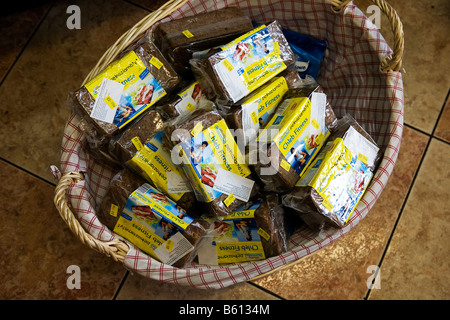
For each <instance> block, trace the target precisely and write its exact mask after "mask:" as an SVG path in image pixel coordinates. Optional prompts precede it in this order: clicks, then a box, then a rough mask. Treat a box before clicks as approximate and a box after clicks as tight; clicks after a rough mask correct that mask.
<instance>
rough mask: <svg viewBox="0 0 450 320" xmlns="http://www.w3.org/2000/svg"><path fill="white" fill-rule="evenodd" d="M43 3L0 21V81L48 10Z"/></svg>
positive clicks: (12, 13) (48, 5) (47, 5)
mask: <svg viewBox="0 0 450 320" xmlns="http://www.w3.org/2000/svg"><path fill="white" fill-rule="evenodd" d="M50 6H51V5H50V4H48V3H44V4H39V5H36V6H32V7H31V8H29V9H26V10H22V11H21V10H16V11H14V12H11V13H9V14H8V15H6V16H2V17H1V19H0V34H1V35H2V40H1V41H0V81H1V80H2V79H3V77H4V76H5V75H6V73H7V72H8V69H9V68H10V67H11V66H12V64H13V63H14V61H15V60H16V58H17V56H18V55H19V53H20V51H21V50H22V49H23V47H24V46H25V44H26V43H27V41H28V39H29V38H30V36H31V35H32V34H33V32H34V30H35V29H36V28H37V26H38V25H39V23H40V21H41V20H42V19H43V17H44V15H45V13H46V12H47V11H48V9H49V8H50Z"/></svg>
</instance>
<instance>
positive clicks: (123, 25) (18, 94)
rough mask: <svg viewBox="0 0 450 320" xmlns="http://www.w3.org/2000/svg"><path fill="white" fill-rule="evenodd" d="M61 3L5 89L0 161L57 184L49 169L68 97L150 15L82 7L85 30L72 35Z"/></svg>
mask: <svg viewBox="0 0 450 320" xmlns="http://www.w3.org/2000/svg"><path fill="white" fill-rule="evenodd" d="M69 4H71V2H69V1H67V2H66V1H59V2H58V3H57V4H55V6H54V7H53V8H52V9H51V10H50V12H49V13H48V15H47V17H46V19H45V21H44V22H43V23H42V25H41V26H40V28H39V30H38V31H37V32H36V34H35V35H34V37H33V39H32V40H31V42H30V43H29V44H28V46H27V48H26V49H25V51H24V52H23V54H22V55H21V57H20V59H19V60H18V61H17V63H16V64H15V66H14V68H13V69H12V70H11V72H10V73H9V75H8V77H7V79H6V80H5V82H4V83H3V85H2V86H1V88H0V96H2V105H1V106H0V114H1V115H2V125H1V126H0V140H1V141H2V143H1V145H0V157H3V158H4V159H7V160H9V161H11V162H13V163H15V164H18V165H19V166H21V167H23V168H26V169H27V170H29V171H31V172H33V173H35V174H37V175H39V176H40V177H43V178H45V179H47V180H50V181H53V176H52V175H51V174H50V170H49V166H50V165H51V164H55V165H59V160H60V147H61V140H62V133H63V129H64V125H65V123H66V120H67V118H68V116H69V112H70V110H69V108H68V107H66V106H64V105H63V101H64V100H65V99H66V97H67V93H68V92H69V91H71V90H72V91H73V90H76V89H78V87H79V86H80V85H81V83H82V81H83V80H84V78H85V77H86V76H87V74H88V73H89V71H90V70H91V69H92V68H93V67H94V65H95V64H96V62H97V61H98V60H99V59H100V57H101V56H102V55H103V53H104V52H105V51H106V49H107V48H108V47H109V46H111V45H112V44H113V43H114V42H115V41H116V39H117V38H118V37H119V36H120V35H122V34H123V33H124V32H125V31H127V30H128V29H129V28H130V27H131V26H133V25H134V24H135V23H136V22H137V21H139V20H140V19H142V18H143V17H144V16H146V15H147V14H148V11H146V10H143V9H140V8H138V7H136V6H134V5H132V4H129V3H127V2H125V1H121V0H115V1H109V2H108V5H104V2H103V1H99V0H96V1H78V6H79V7H80V10H81V29H80V30H77V29H74V30H69V29H68V28H67V27H66V20H67V18H68V17H69V15H68V14H67V13H66V9H67V7H68V6H69Z"/></svg>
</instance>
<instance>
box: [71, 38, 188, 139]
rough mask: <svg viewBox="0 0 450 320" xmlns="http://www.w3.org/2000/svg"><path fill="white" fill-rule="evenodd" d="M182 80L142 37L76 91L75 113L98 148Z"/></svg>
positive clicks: (155, 48) (156, 50)
mask: <svg viewBox="0 0 450 320" xmlns="http://www.w3.org/2000/svg"><path fill="white" fill-rule="evenodd" d="M179 82H180V77H179V76H178V75H177V73H176V72H175V71H174V70H173V68H172V67H171V66H170V64H169V63H168V62H167V61H166V59H165V58H164V56H163V55H162V54H161V52H160V51H159V50H158V48H157V47H156V46H155V45H154V44H153V42H152V41H150V40H149V38H148V37H147V36H146V37H143V38H141V39H140V40H139V41H137V42H136V43H135V44H134V45H132V46H130V48H128V49H127V50H125V51H124V52H122V53H120V54H119V56H118V57H117V58H116V59H115V60H114V61H113V62H112V63H111V64H109V65H108V66H107V67H106V68H105V69H104V70H103V71H101V72H100V73H99V74H98V75H97V76H95V77H94V78H93V79H92V80H91V81H89V82H88V83H86V84H85V85H84V86H83V87H81V88H80V89H79V90H78V91H76V93H75V96H76V101H75V103H74V111H75V112H76V113H77V114H79V115H80V116H81V118H82V119H84V120H83V121H84V123H85V132H86V134H87V136H88V141H89V143H91V144H92V145H95V146H99V145H101V144H104V143H105V142H107V141H108V140H109V138H110V137H111V136H112V135H113V134H115V133H117V132H118V131H119V130H121V129H123V128H124V127H126V126H127V125H128V124H129V123H130V122H132V121H133V120H134V119H135V118H137V117H138V116H139V115H140V114H142V113H143V112H145V111H146V110H147V109H148V108H150V107H151V106H152V105H154V104H155V103H156V102H157V101H159V100H160V99H162V98H163V97H164V96H165V95H166V94H168V93H169V92H171V91H172V90H174V89H175V88H176V87H177V85H178V83H179Z"/></svg>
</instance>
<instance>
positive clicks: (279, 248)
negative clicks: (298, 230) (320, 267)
mask: <svg viewBox="0 0 450 320" xmlns="http://www.w3.org/2000/svg"><path fill="white" fill-rule="evenodd" d="M283 214H284V210H283V207H282V206H281V203H280V201H279V200H278V196H277V195H276V194H266V195H258V196H256V197H255V198H254V199H253V200H251V201H249V202H247V203H246V204H243V205H240V206H239V207H237V208H236V209H234V210H233V211H232V212H231V213H230V214H228V215H226V216H224V217H223V219H222V220H215V221H213V222H211V224H212V225H213V228H211V229H210V231H209V232H208V234H207V235H206V236H205V237H204V238H203V239H202V243H201V244H200V246H199V249H198V261H199V263H200V264H208V265H220V264H226V263H240V262H246V261H256V260H264V259H267V258H270V257H273V256H277V255H280V254H282V253H283V252H286V250H287V235H286V228H285V226H284V217H283Z"/></svg>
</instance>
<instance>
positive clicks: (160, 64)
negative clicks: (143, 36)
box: [150, 57, 163, 69]
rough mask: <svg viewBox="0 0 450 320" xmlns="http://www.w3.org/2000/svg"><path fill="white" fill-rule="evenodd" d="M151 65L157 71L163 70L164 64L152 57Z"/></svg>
mask: <svg viewBox="0 0 450 320" xmlns="http://www.w3.org/2000/svg"><path fill="white" fill-rule="evenodd" d="M150 63H151V64H152V65H153V66H154V67H155V68H157V69H161V67H162V66H163V63H162V62H161V61H160V60H159V59H158V58H156V57H152V58H151V59H150Z"/></svg>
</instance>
